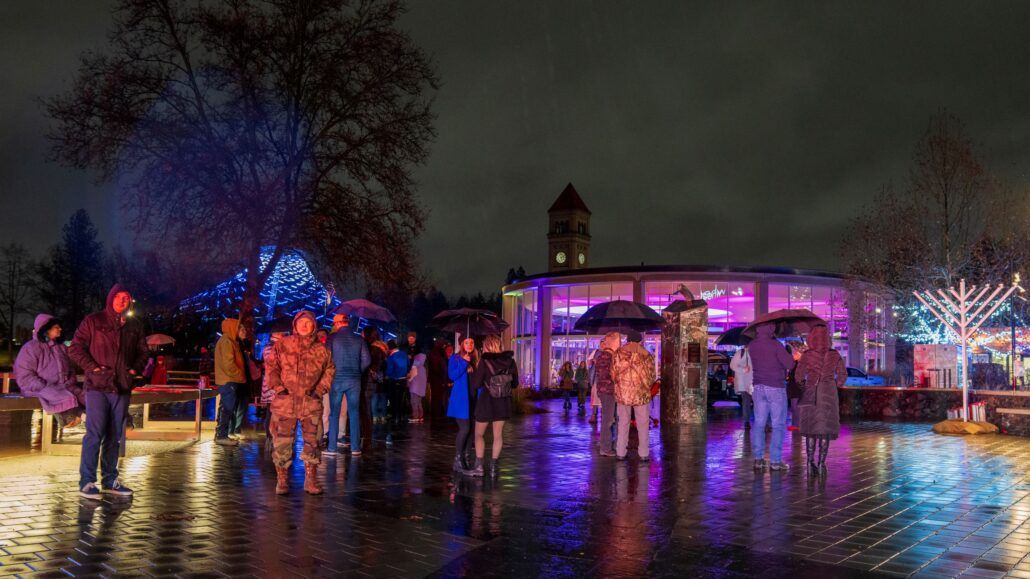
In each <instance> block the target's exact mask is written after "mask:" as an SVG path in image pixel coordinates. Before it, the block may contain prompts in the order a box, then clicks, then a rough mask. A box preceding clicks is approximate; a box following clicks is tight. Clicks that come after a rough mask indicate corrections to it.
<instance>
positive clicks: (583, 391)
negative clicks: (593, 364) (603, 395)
mask: <svg viewBox="0 0 1030 579" xmlns="http://www.w3.org/2000/svg"><path fill="white" fill-rule="evenodd" d="M574 377H575V379H576V401H577V403H578V404H577V405H576V406H577V409H578V410H579V414H580V416H582V415H584V414H586V411H587V390H588V389H589V388H590V374H589V372H587V363H586V361H582V362H580V363H579V366H576V374H575V376H574Z"/></svg>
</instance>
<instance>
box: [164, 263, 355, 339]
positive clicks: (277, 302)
mask: <svg viewBox="0 0 1030 579" xmlns="http://www.w3.org/2000/svg"><path fill="white" fill-rule="evenodd" d="M274 250H275V247H273V246H266V247H263V248H262V249H261V267H262V268H264V267H266V266H267V265H268V261H269V259H271V257H272V253H273V251H274ZM246 279H247V270H246V269H243V270H242V271H240V272H239V273H237V274H236V275H234V276H232V277H231V278H229V279H227V280H225V281H223V282H222V283H220V284H218V285H216V286H215V287H213V288H211V289H209V290H207V291H204V292H201V293H199V294H197V295H195V296H193V297H190V298H187V299H185V300H183V301H182V302H181V303H180V304H179V310H180V311H184V312H193V313H196V314H199V315H200V316H201V317H203V318H204V319H218V318H222V317H223V316H226V315H234V314H235V313H236V311H237V308H239V304H240V302H241V301H242V300H243V291H244V288H245V286H246ZM260 295H261V300H260V302H259V303H258V305H257V307H256V309H255V311H254V318H255V319H256V320H258V321H259V322H260V321H265V320H269V319H271V318H274V317H277V316H292V315H294V314H296V313H297V312H299V311H300V310H304V309H306V310H308V311H311V312H312V313H314V314H315V315H316V316H317V317H318V318H319V319H324V318H325V317H326V316H327V314H329V315H331V313H332V311H333V310H334V309H336V307H337V306H338V305H340V300H339V298H337V297H336V293H335V292H334V291H332V290H330V289H328V288H326V286H325V285H323V284H322V282H320V281H318V279H317V278H315V275H314V274H313V273H312V272H311V268H309V267H308V262H307V260H306V259H304V255H303V254H302V253H301V252H300V251H298V250H295V249H290V250H287V251H285V252H283V256H282V257H281V258H280V259H279V263H278V265H276V267H275V270H274V271H273V272H272V275H270V276H269V277H268V281H266V282H265V287H263V288H261V293H260Z"/></svg>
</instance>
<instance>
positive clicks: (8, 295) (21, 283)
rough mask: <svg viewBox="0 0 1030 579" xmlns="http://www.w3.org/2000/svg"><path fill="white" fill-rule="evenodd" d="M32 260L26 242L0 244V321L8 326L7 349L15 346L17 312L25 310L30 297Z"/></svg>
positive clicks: (5, 326) (19, 313)
mask: <svg viewBox="0 0 1030 579" xmlns="http://www.w3.org/2000/svg"><path fill="white" fill-rule="evenodd" d="M32 271H33V262H32V257H31V256H30V255H29V252H28V250H27V249H25V246H24V245H22V244H20V243H9V244H7V245H5V246H3V247H0V322H2V323H3V326H4V328H6V329H7V351H8V352H11V351H12V350H13V349H14V332H15V329H16V327H17V321H18V316H19V315H21V314H24V313H26V312H27V311H28V306H29V301H30V299H31V297H32Z"/></svg>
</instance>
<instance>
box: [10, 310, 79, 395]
mask: <svg viewBox="0 0 1030 579" xmlns="http://www.w3.org/2000/svg"><path fill="white" fill-rule="evenodd" d="M57 323H58V322H57V320H56V319H55V318H54V317H53V316H51V315H50V314H39V315H38V316H36V322H35V324H33V328H32V336H33V338H32V340H30V341H29V342H28V343H26V344H25V345H23V346H22V347H21V350H19V351H18V357H17V358H16V359H15V361H14V379H15V380H17V382H18V389H19V390H21V392H22V394H24V395H26V396H36V397H38V398H39V400H40V404H42V406H43V410H45V411H46V412H48V413H50V414H56V413H58V412H64V411H65V410H70V409H72V408H75V407H76V406H78V404H79V402H78V400H77V399H76V396H75V393H76V392H77V391H78V390H79V388H78V386H77V385H76V384H75V372H74V371H73V370H72V363H71V360H69V359H68V354H67V353H66V352H65V348H64V345H63V344H60V343H54V342H49V341H47V340H46V332H47V331H49V330H50V328H52V327H53V326H54V325H55V324H57Z"/></svg>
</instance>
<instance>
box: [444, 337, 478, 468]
mask: <svg viewBox="0 0 1030 579" xmlns="http://www.w3.org/2000/svg"><path fill="white" fill-rule="evenodd" d="M478 363H479V352H477V351H476V341H475V340H473V339H472V338H465V339H464V340H462V341H461V345H460V348H459V349H458V351H457V352H455V353H454V354H453V355H452V356H451V359H450V360H449V361H448V362H447V377H448V378H450V380H451V382H453V383H454V385H453V386H452V387H451V397H450V401H449V402H448V403H447V416H450V417H451V418H453V419H454V420H455V421H457V423H458V434H457V436H456V437H455V438H454V470H456V471H458V472H465V471H467V470H468V468H469V465H468V457H469V453H470V451H471V449H472V427H471V422H472V408H473V403H474V402H475V397H474V395H473V391H472V388H471V386H470V382H469V376H470V375H471V374H472V372H473V371H474V370H475V369H476V365H477V364H478Z"/></svg>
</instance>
